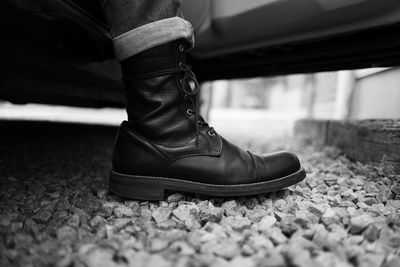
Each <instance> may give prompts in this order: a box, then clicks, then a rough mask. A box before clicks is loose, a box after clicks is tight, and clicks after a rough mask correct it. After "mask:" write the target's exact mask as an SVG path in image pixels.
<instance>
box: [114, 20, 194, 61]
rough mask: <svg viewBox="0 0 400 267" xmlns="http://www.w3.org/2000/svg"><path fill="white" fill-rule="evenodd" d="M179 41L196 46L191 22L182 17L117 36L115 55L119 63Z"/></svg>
mask: <svg viewBox="0 0 400 267" xmlns="http://www.w3.org/2000/svg"><path fill="white" fill-rule="evenodd" d="M178 39H186V40H187V41H188V42H189V43H190V44H191V46H192V47H193V46H194V35H193V27H192V25H191V24H190V22H188V21H186V20H184V19H182V18H180V17H173V18H168V19H163V20H158V21H155V22H151V23H148V24H145V25H143V26H140V27H138V28H136V29H133V30H130V31H128V32H126V33H123V34H121V35H118V36H116V37H115V38H114V39H113V45H114V54H115V57H116V58H117V60H118V61H123V60H125V59H128V58H129V57H131V56H134V55H136V54H139V53H140V52H143V51H145V50H147V49H150V48H153V47H156V46H159V45H162V44H166V43H169V42H172V41H174V40H178Z"/></svg>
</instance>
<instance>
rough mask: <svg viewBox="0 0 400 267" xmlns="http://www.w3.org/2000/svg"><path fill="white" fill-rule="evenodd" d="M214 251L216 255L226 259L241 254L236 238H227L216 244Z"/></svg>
mask: <svg viewBox="0 0 400 267" xmlns="http://www.w3.org/2000/svg"><path fill="white" fill-rule="evenodd" d="M212 251H213V252H214V254H215V255H217V256H220V257H223V258H225V259H231V258H233V257H235V256H236V255H239V254H240V248H239V245H238V244H237V243H236V242H235V241H234V240H228V239H225V240H224V241H222V242H221V243H218V244H216V245H215V246H214V247H213V249H212Z"/></svg>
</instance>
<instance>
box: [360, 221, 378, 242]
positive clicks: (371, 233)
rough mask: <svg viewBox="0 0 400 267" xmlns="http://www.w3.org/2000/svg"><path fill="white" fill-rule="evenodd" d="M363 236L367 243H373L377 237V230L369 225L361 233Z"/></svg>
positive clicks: (373, 225)
mask: <svg viewBox="0 0 400 267" xmlns="http://www.w3.org/2000/svg"><path fill="white" fill-rule="evenodd" d="M363 236H364V237H365V239H366V240H368V241H369V242H374V241H375V240H377V239H378V237H379V229H378V227H376V225H375V224H371V225H369V226H368V227H367V228H366V229H365V231H364V232H363Z"/></svg>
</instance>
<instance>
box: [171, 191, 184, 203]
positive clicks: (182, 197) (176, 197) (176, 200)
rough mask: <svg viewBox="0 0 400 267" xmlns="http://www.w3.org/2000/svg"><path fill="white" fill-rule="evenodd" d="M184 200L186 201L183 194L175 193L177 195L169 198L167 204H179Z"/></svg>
mask: <svg viewBox="0 0 400 267" xmlns="http://www.w3.org/2000/svg"><path fill="white" fill-rule="evenodd" d="M182 199H184V196H183V195H182V194H179V193H175V194H172V195H169V196H168V198H167V202H168V203H172V202H178V201H180V200H182Z"/></svg>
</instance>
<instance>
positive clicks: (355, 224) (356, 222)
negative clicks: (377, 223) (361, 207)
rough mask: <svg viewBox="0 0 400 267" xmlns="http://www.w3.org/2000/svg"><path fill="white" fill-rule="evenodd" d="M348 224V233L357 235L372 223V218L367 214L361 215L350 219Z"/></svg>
mask: <svg viewBox="0 0 400 267" xmlns="http://www.w3.org/2000/svg"><path fill="white" fill-rule="evenodd" d="M350 223H351V226H350V233H352V234H358V233H360V232H362V231H363V230H364V229H365V228H367V226H368V225H370V224H372V223H374V218H373V217H372V216H371V215H369V214H362V215H359V216H355V217H352V218H351V220H350Z"/></svg>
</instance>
